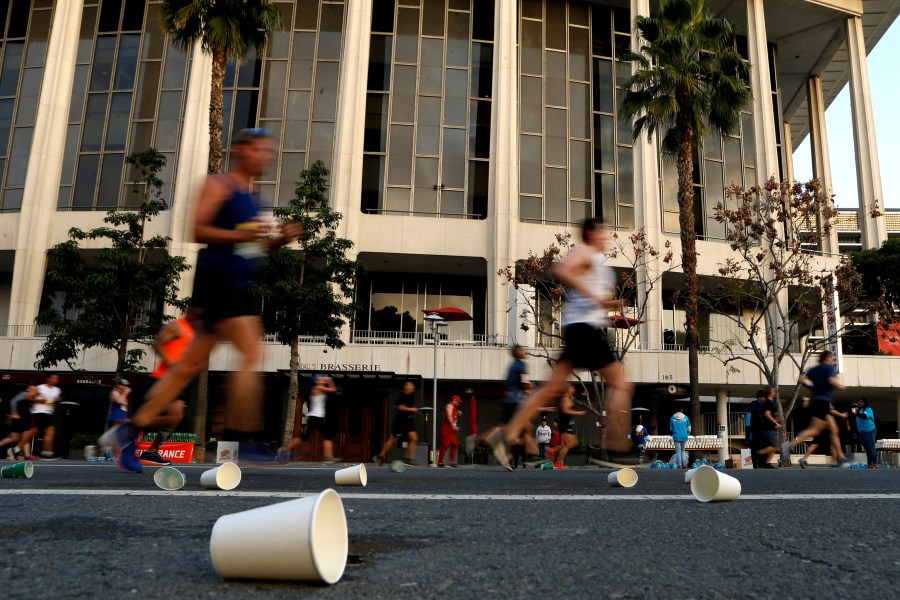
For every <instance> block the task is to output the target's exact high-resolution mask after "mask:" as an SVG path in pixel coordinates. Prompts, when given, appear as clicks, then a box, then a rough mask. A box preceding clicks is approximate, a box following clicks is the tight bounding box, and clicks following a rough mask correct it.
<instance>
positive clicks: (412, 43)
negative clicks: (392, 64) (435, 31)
mask: <svg viewBox="0 0 900 600" xmlns="http://www.w3.org/2000/svg"><path fill="white" fill-rule="evenodd" d="M394 59H395V60H396V61H397V62H410V63H415V62H418V60H419V10H418V9H415V8H401V9H398V10H397V50H396V51H395V57H394Z"/></svg>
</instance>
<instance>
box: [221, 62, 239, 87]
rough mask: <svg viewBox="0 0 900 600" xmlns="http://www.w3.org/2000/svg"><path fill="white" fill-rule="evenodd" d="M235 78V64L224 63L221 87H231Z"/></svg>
mask: <svg viewBox="0 0 900 600" xmlns="http://www.w3.org/2000/svg"><path fill="white" fill-rule="evenodd" d="M236 78H237V65H236V64H234V63H233V62H229V63H225V78H224V79H223V80H222V87H224V88H225V89H228V88H233V87H234V81H235V79H236Z"/></svg>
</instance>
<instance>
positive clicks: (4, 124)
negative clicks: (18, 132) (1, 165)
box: [0, 98, 16, 177]
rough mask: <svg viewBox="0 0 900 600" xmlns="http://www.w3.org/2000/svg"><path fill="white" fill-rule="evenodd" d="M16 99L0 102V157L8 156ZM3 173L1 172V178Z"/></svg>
mask: <svg viewBox="0 0 900 600" xmlns="http://www.w3.org/2000/svg"><path fill="white" fill-rule="evenodd" d="M15 105H16V100H15V98H7V99H5V100H0V156H6V149H7V148H8V147H9V133H10V131H11V130H12V113H13V108H15ZM2 176H3V171H0V177H2Z"/></svg>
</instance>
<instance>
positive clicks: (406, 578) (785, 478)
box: [0, 461, 900, 600]
mask: <svg viewBox="0 0 900 600" xmlns="http://www.w3.org/2000/svg"><path fill="white" fill-rule="evenodd" d="M2 464H9V463H2ZM205 468H207V467H204V466H200V465H188V466H184V467H183V471H184V472H185V473H186V474H187V477H188V485H187V486H186V487H185V488H184V489H183V490H182V491H179V492H168V493H166V492H160V491H159V490H157V488H156V487H155V486H154V484H153V482H152V471H153V469H148V470H147V472H146V473H145V474H144V475H125V474H121V473H119V472H117V471H116V470H115V468H114V467H113V466H111V465H104V464H84V463H71V462H66V461H62V462H58V463H40V462H38V463H35V474H34V477H33V478H32V479H28V480H25V479H0V539H2V540H3V542H4V543H3V551H2V552H0V590H2V591H0V595H2V597H4V598H8V599H19V598H21V599H35V598H54V599H56V598H101V599H106V598H141V597H146V598H177V599H181V598H185V599H187V598H215V599H217V600H218V599H230V598H296V597H304V598H340V599H345V598H367V599H372V598H451V597H468V598H485V597H495V598H527V599H529V600H536V599H538V598H547V599H553V598H558V597H563V596H568V597H573V598H623V597H627V598H636V597H637V598H663V599H665V598H772V597H776V596H777V597H818V598H844V597H866V596H871V597H886V594H887V595H889V594H890V592H887V590H889V589H895V588H896V574H897V573H898V572H900V470H898V469H889V470H838V469H827V468H823V469H809V470H806V471H801V470H799V469H792V470H779V471H731V472H729V473H730V474H732V475H734V476H736V477H737V478H738V479H739V480H740V481H741V484H742V488H743V492H742V496H741V498H739V499H738V500H737V501H734V502H727V503H717V504H703V503H700V502H698V501H696V500H694V499H693V497H692V496H691V495H690V489H689V486H687V485H685V484H684V483H683V477H684V473H683V471H650V470H643V471H641V472H640V480H639V482H638V484H637V486H635V487H634V488H631V489H621V488H618V489H616V488H610V487H609V486H608V484H607V483H606V475H607V473H608V472H609V471H607V470H605V469H597V468H581V469H570V470H568V471H537V470H519V471H517V472H515V473H507V472H504V471H500V470H498V469H496V468H486V467H481V468H471V469H465V468H464V469H458V470H450V469H441V470H437V469H429V468H427V467H421V468H414V469H408V470H407V471H405V472H404V473H393V472H391V471H389V470H388V469H387V468H374V467H372V466H371V465H370V469H369V485H368V486H367V487H365V488H358V487H357V488H349V487H344V488H336V489H337V490H338V492H339V493H340V494H341V496H342V499H343V502H344V507H345V509H346V514H347V521H348V527H349V538H350V561H349V564H348V567H347V570H346V572H345V574H344V576H343V578H342V579H341V581H339V582H338V583H337V584H335V585H333V586H326V585H322V584H309V583H272V582H265V581H224V580H222V579H221V578H219V576H218V575H217V574H216V573H215V571H214V570H213V568H212V564H211V562H210V558H209V535H210V531H211V530H212V526H213V524H214V523H215V521H216V519H217V518H218V517H220V516H222V515H225V514H230V513H234V512H239V511H242V510H246V509H250V508H254V507H258V506H264V505H268V504H273V503H276V502H283V501H286V500H289V499H290V498H291V497H293V496H298V495H303V494H309V493H317V492H319V491H321V490H323V489H325V488H327V487H334V484H333V482H334V479H333V475H332V472H333V470H334V469H324V468H303V467H273V468H249V469H244V471H243V480H242V482H241V485H240V487H238V488H237V489H236V490H234V491H233V492H228V493H219V492H208V491H205V490H202V489H201V488H200V485H199V478H200V473H201V472H202V471H203V470H204V469H205ZM157 492H158V493H157Z"/></svg>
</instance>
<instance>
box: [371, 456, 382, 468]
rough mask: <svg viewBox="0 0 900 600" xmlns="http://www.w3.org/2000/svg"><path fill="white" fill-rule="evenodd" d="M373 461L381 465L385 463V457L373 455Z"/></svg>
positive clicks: (377, 465) (378, 465)
mask: <svg viewBox="0 0 900 600" xmlns="http://www.w3.org/2000/svg"><path fill="white" fill-rule="evenodd" d="M372 462H373V463H375V466H376V467H380V466H381V465H383V464H384V459H383V458H381V457H380V456H378V455H377V454H376V455H375V456H373V457H372Z"/></svg>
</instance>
